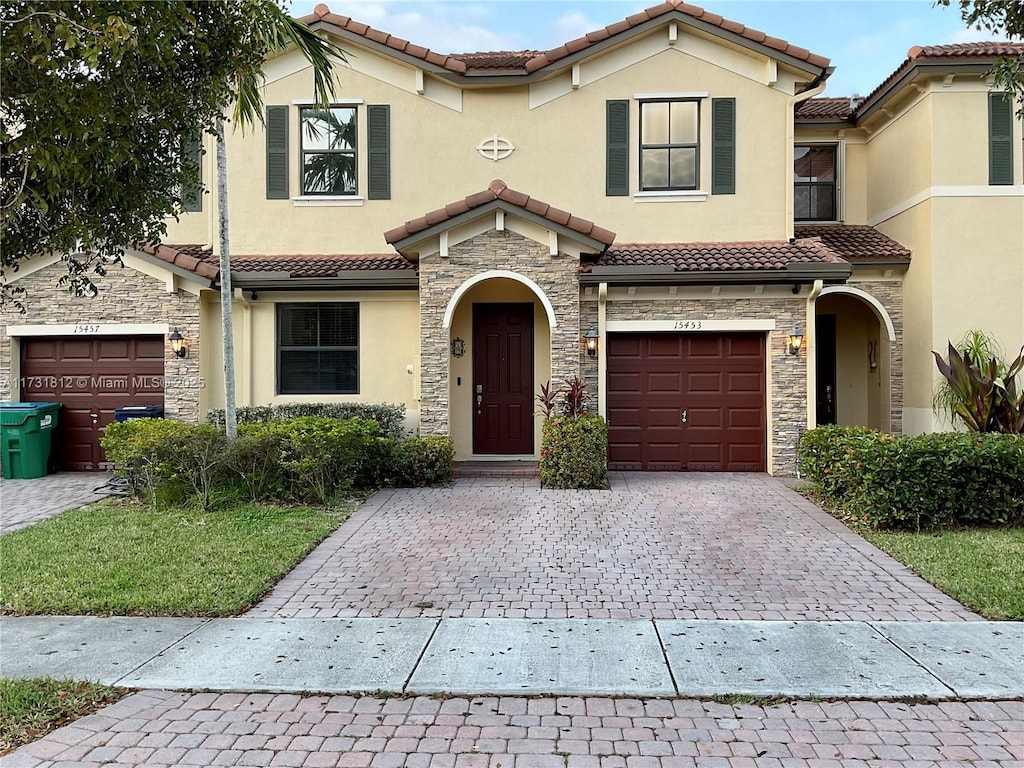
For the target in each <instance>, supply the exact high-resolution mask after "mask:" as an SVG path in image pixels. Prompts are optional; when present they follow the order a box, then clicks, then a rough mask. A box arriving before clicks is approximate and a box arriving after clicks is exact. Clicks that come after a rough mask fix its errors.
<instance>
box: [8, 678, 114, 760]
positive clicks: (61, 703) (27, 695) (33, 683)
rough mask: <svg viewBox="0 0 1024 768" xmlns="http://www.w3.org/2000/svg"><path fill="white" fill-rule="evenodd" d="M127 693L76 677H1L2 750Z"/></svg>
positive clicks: (93, 710)
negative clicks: (31, 678) (78, 680)
mask: <svg viewBox="0 0 1024 768" xmlns="http://www.w3.org/2000/svg"><path fill="white" fill-rule="evenodd" d="M127 693H129V691H127V690H124V689H120V690H118V689H115V688H109V687H107V686H105V685H100V684H99V683H83V682H75V681H72V680H49V679H41V680H3V679H0V754H6V753H8V752H11V751H12V750H15V749H17V748H18V747H20V746H22V745H24V744H28V743H29V742H31V741H35V740H36V739H38V738H41V737H42V736H45V735H46V734H47V733H49V732H50V731H52V730H53V729H55V728H59V727H61V726H62V725H65V724H67V723H70V722H71V721H73V720H77V719H78V718H80V717H85V716H86V715H89V714H92V713H93V712H95V711H96V710H98V709H100V708H101V707H104V706H106V705H107V704H111V703H113V702H115V701H117V700H118V699H120V698H121V697H122V696H124V695H125V694H127Z"/></svg>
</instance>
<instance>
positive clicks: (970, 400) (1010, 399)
mask: <svg viewBox="0 0 1024 768" xmlns="http://www.w3.org/2000/svg"><path fill="white" fill-rule="evenodd" d="M997 350H998V347H997V346H996V345H995V344H994V343H993V342H992V341H991V339H989V338H988V337H987V336H986V335H985V334H984V333H982V332H980V331H972V332H971V333H970V334H968V336H967V337H966V339H965V340H964V341H963V342H961V345H960V348H959V349H958V348H957V347H956V346H954V345H953V343H952V342H950V344H949V352H948V355H947V359H945V360H944V359H943V358H942V356H941V355H940V354H939V353H938V352H933V353H932V354H933V355H935V364H936V365H937V366H938V368H939V372H940V373H941V374H942V377H943V380H942V382H941V383H940V386H939V389H938V391H937V392H936V395H935V403H936V406H937V407H939V408H941V409H942V410H944V411H946V413H948V414H949V415H950V416H951V417H952V418H959V419H960V420H961V421H962V422H963V423H964V425H965V426H966V427H967V429H968V430H969V431H971V432H1004V433H1009V434H1024V386H1018V382H1017V374H1018V373H1020V372H1021V371H1022V370H1024V347H1022V348H1021V351H1020V354H1019V355H1017V359H1016V360H1014V361H1013V362H1011V363H1006V362H1005V361H1003V360H1002V359H1000V356H999V354H998V351H997Z"/></svg>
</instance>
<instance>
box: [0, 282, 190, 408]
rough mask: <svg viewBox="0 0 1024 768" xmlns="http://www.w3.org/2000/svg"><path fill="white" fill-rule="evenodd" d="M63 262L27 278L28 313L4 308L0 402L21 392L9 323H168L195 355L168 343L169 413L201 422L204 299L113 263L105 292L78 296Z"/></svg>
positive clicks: (0, 310)
mask: <svg viewBox="0 0 1024 768" xmlns="http://www.w3.org/2000/svg"><path fill="white" fill-rule="evenodd" d="M62 274H63V262H57V263H56V264H54V265H52V266H50V267H46V268H44V269H41V270H39V271H38V272H35V273H33V274H31V275H29V276H27V277H24V278H21V279H20V280H18V281H17V283H16V284H15V285H17V286H18V287H20V288H24V289H25V296H24V297H22V299H21V301H22V304H24V306H25V309H26V312H25V314H21V313H19V312H18V310H17V309H15V308H14V307H9V306H5V307H3V308H0V326H2V334H0V400H10V399H11V397H12V396H15V395H17V394H18V392H17V391H16V389H15V388H13V387H12V386H11V384H12V382H11V381H10V375H11V363H12V361H11V353H12V344H11V337H10V336H9V335H8V334H7V326H8V325H33V324H67V323H86V324H87V323H167V324H168V325H169V326H171V327H172V328H175V327H176V328H178V329H179V330H180V331H181V335H182V336H184V337H185V339H186V343H187V344H188V348H189V356H188V357H186V358H179V357H177V356H176V355H175V354H174V352H173V351H172V350H171V348H170V344H165V347H164V376H165V379H166V382H167V384H166V387H165V390H164V409H165V410H164V412H165V414H166V416H167V417H168V418H174V419H178V420H180V421H188V422H193V423H196V422H198V421H199V418H200V413H199V393H200V387H199V386H197V384H201V379H200V377H199V344H200V339H199V297H198V296H194V295H192V294H190V293H186V292H185V291H181V290H178V291H176V292H174V293H168V292H167V290H166V287H165V283H164V282H163V281H161V280H157V279H156V278H153V277H150V276H149V275H145V274H143V273H141V272H137V271H135V270H134V269H131V268H130V267H109V268H108V270H107V275H106V277H99V276H94V279H93V282H94V283H95V285H96V287H97V288H98V290H99V292H98V293H97V295H96V296H94V297H92V298H80V297H76V296H72V295H71V294H70V293H68V291H67V290H66V289H64V288H62V287H61V286H59V285H58V284H57V281H58V280H59V279H60V277H61V275H62Z"/></svg>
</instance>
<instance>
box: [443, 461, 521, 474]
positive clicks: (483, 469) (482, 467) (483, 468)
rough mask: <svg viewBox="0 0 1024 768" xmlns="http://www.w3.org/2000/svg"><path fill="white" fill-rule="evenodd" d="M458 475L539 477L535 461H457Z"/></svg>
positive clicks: (456, 472) (456, 470)
mask: <svg viewBox="0 0 1024 768" xmlns="http://www.w3.org/2000/svg"><path fill="white" fill-rule="evenodd" d="M454 471H455V476H456V477H537V476H538V474H539V473H538V470H537V462H535V461H456V462H455V465H454Z"/></svg>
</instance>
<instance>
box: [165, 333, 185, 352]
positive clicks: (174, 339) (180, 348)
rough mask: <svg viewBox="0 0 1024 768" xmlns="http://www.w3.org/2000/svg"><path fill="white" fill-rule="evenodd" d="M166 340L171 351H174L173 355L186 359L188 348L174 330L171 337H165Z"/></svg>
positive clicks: (182, 338)
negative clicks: (169, 343) (169, 344)
mask: <svg viewBox="0 0 1024 768" xmlns="http://www.w3.org/2000/svg"><path fill="white" fill-rule="evenodd" d="M167 340H168V341H170V342H171V349H173V350H174V354H176V355H177V356H178V357H188V346H187V345H186V344H185V339H184V337H182V335H181V334H180V333H179V332H178V329H177V328H175V329H174V330H173V331H171V335H170V336H168V337H167Z"/></svg>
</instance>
